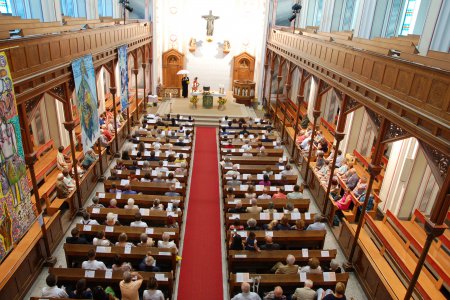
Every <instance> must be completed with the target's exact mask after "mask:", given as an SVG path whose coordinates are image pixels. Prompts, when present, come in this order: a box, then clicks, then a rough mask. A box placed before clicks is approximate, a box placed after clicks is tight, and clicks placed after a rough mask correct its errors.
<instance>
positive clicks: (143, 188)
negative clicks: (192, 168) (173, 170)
mask: <svg viewBox="0 0 450 300" xmlns="http://www.w3.org/2000/svg"><path fill="white" fill-rule="evenodd" d="M104 184H105V190H107V191H108V190H110V189H111V187H112V185H113V184H115V185H116V187H117V188H118V189H123V188H124V187H125V184H124V182H123V181H122V180H105V182H104ZM129 184H130V186H131V189H132V190H134V191H136V192H143V193H151V194H158V193H162V194H164V193H165V192H168V191H169V189H170V186H171V185H172V183H157V182H140V181H133V180H131V181H130V182H129ZM176 192H178V193H180V194H181V195H185V193H186V184H184V183H179V185H178V186H177V187H176Z"/></svg>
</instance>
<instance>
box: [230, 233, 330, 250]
mask: <svg viewBox="0 0 450 300" xmlns="http://www.w3.org/2000/svg"><path fill="white" fill-rule="evenodd" d="M248 232H249V231H245V230H242V231H237V233H238V234H239V235H240V236H241V237H242V239H243V240H245V239H246V238H247V235H248ZM254 232H255V234H256V238H257V239H258V240H259V241H260V243H262V241H263V240H264V238H265V236H266V234H267V233H266V232H265V231H264V230H257V231H254ZM231 233H232V231H228V234H227V239H228V240H229V239H230V237H231ZM272 233H273V242H274V243H277V244H280V246H281V247H285V248H286V249H301V248H309V249H323V244H324V242H325V235H326V234H327V231H326V230H304V231H298V230H278V231H272Z"/></svg>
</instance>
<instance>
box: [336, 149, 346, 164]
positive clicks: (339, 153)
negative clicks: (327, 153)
mask: <svg viewBox="0 0 450 300" xmlns="http://www.w3.org/2000/svg"><path fill="white" fill-rule="evenodd" d="M344 159H345V157H344V154H342V151H341V150H338V151H337V157H336V164H335V166H336V168H340V167H341V166H342V162H343V161H344Z"/></svg>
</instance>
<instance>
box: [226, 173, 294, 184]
mask: <svg viewBox="0 0 450 300" xmlns="http://www.w3.org/2000/svg"><path fill="white" fill-rule="evenodd" d="M232 179H233V177H232V176H231V175H223V177H222V182H225V183H226V182H227V181H228V180H232ZM237 180H241V181H242V182H243V183H244V182H245V183H249V182H252V183H253V184H254V185H256V184H258V183H259V182H260V181H261V180H263V174H255V175H252V174H240V175H239V176H237ZM269 180H270V182H271V184H272V185H281V184H291V185H292V184H294V185H295V184H297V180H298V176H297V175H287V176H284V177H283V176H281V174H275V175H270V176H269Z"/></svg>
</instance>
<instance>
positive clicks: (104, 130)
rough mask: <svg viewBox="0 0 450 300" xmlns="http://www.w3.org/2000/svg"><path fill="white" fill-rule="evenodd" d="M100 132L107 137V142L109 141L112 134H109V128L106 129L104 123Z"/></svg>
mask: <svg viewBox="0 0 450 300" xmlns="http://www.w3.org/2000/svg"><path fill="white" fill-rule="evenodd" d="M102 133H103V135H104V136H105V137H106V138H107V139H108V142H109V141H110V140H112V138H113V137H112V134H111V132H109V130H108V129H106V125H103V126H102Z"/></svg>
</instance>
